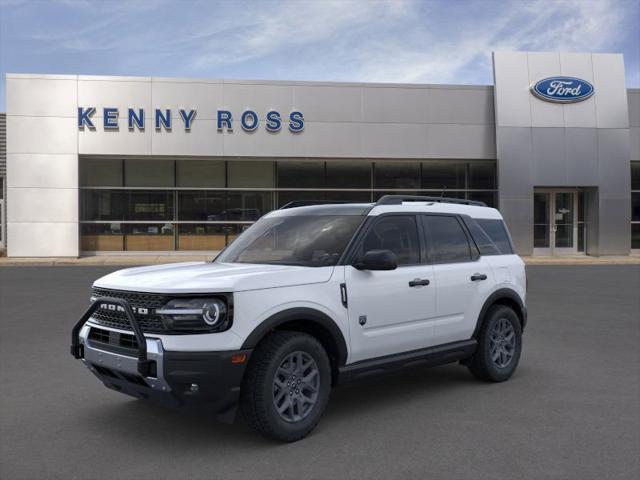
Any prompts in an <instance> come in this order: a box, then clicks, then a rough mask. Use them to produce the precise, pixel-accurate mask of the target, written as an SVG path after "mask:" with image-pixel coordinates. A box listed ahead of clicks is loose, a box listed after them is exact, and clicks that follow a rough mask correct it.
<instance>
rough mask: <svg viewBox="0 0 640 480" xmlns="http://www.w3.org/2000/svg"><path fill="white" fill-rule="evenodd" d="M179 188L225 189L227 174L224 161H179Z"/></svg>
mask: <svg viewBox="0 0 640 480" xmlns="http://www.w3.org/2000/svg"><path fill="white" fill-rule="evenodd" d="M176 169H177V174H178V178H177V186H178V187H201V188H224V186H225V179H224V177H225V174H224V162H223V161H222V160H178V161H177V163H176Z"/></svg>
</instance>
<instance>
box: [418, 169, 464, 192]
mask: <svg viewBox="0 0 640 480" xmlns="http://www.w3.org/2000/svg"><path fill="white" fill-rule="evenodd" d="M465 172H466V163H456V162H422V188H433V189H436V190H442V189H443V188H445V187H446V188H447V189H464V188H465ZM445 196H450V195H449V194H448V193H445Z"/></svg>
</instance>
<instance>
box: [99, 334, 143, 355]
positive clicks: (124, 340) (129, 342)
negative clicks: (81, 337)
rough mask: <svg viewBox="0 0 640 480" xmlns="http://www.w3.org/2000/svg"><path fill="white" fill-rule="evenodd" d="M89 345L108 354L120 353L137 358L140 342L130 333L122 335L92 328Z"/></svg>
mask: <svg viewBox="0 0 640 480" xmlns="http://www.w3.org/2000/svg"><path fill="white" fill-rule="evenodd" d="M88 340H89V345H91V346H92V347H95V348H99V349H101V350H106V351H108V352H114V353H120V354H123V355H130V356H133V357H134V356H136V355H137V353H138V342H137V341H136V337H135V336H133V335H131V334H129V333H120V332H116V331H114V330H102V329H101V328H94V327H91V329H90V330H89V336H88Z"/></svg>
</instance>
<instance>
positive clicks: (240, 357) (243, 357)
mask: <svg viewBox="0 0 640 480" xmlns="http://www.w3.org/2000/svg"><path fill="white" fill-rule="evenodd" d="M246 361H247V354H246V353H239V354H237V355H231V363H244V362H246Z"/></svg>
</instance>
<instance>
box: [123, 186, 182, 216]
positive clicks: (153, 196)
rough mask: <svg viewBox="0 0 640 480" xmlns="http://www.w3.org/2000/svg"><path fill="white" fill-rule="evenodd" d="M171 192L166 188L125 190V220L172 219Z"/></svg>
mask: <svg viewBox="0 0 640 480" xmlns="http://www.w3.org/2000/svg"><path fill="white" fill-rule="evenodd" d="M173 193H174V192H172V191H167V190H130V191H129V192H127V196H128V199H127V200H128V201H127V206H128V212H127V217H126V219H127V220H173Z"/></svg>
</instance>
